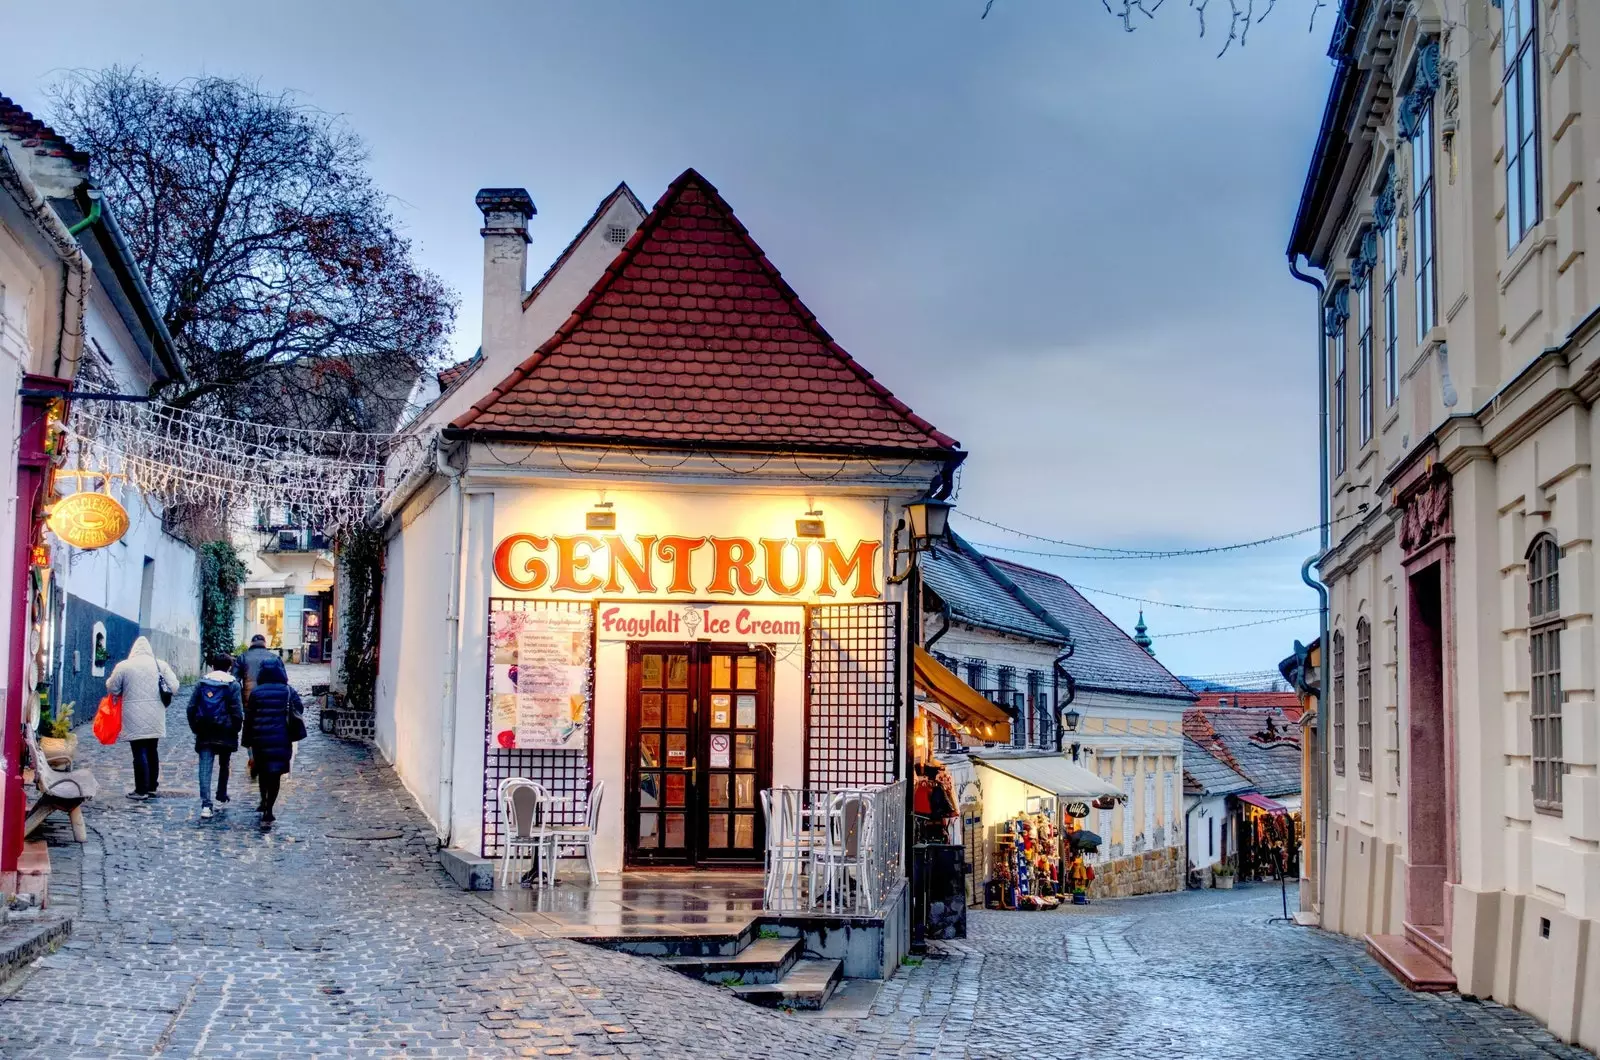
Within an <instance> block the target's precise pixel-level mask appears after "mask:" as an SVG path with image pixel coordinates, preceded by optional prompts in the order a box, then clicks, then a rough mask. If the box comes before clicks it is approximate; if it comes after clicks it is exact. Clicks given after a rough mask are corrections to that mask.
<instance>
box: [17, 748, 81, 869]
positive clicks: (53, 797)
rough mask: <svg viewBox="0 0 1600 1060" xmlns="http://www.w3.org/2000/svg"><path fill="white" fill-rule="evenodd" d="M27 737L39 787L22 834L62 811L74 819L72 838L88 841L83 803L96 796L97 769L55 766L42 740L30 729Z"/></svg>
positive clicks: (34, 828)
mask: <svg viewBox="0 0 1600 1060" xmlns="http://www.w3.org/2000/svg"><path fill="white" fill-rule="evenodd" d="M27 739H28V754H29V756H30V757H31V758H32V759H33V781H34V784H35V785H36V786H37V787H38V789H39V798H38V799H37V800H35V802H34V804H33V805H32V806H31V807H29V809H28V819H27V821H26V822H25V823H24V824H23V826H22V834H23V835H24V836H30V835H32V834H33V833H34V831H35V830H36V829H38V827H39V826H40V825H42V824H44V822H45V819H46V818H48V817H49V816H50V815H51V814H52V813H55V812H56V811H57V810H59V811H61V812H62V813H65V814H66V815H67V818H68V820H70V821H71V822H72V838H74V839H76V840H77V841H78V842H80V843H83V842H86V841H87V840H88V838H89V832H88V830H87V829H86V828H85V827H84V824H83V804H84V803H86V802H88V801H89V800H90V799H92V798H94V797H95V795H96V794H97V793H98V792H99V790H100V784H99V782H98V781H96V780H95V776H94V771H93V770H90V769H72V770H65V771H63V770H59V769H56V768H55V767H54V766H52V765H51V764H50V762H49V761H48V760H47V759H46V758H45V756H44V754H43V753H42V752H40V750H39V742H38V740H37V738H36V737H35V735H34V733H33V731H32V730H31V729H29V731H28V735H27Z"/></svg>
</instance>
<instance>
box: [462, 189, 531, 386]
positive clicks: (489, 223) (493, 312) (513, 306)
mask: <svg viewBox="0 0 1600 1060" xmlns="http://www.w3.org/2000/svg"><path fill="white" fill-rule="evenodd" d="M477 203H478V209H479V210H482V211H483V228H482V229H480V231H479V234H480V235H482V236H483V355H484V357H485V359H492V358H494V357H495V356H496V354H498V353H500V352H501V351H502V350H504V349H506V348H507V347H508V346H510V345H512V344H514V343H515V342H516V340H517V332H518V325H519V323H520V321H521V319H522V297H523V295H524V294H525V293H526V292H527V288H528V218H530V217H532V216H533V215H534V214H535V213H537V212H538V211H537V210H535V209H534V206H533V199H532V198H531V197H530V196H529V195H528V191H527V189H526V188H481V189H479V191H478V195H477Z"/></svg>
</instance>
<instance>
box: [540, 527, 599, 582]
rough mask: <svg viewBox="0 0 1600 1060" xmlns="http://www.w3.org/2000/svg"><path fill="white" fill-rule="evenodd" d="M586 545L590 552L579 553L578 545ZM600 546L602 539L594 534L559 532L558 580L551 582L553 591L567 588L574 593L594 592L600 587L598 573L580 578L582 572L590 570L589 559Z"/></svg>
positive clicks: (557, 541)
mask: <svg viewBox="0 0 1600 1060" xmlns="http://www.w3.org/2000/svg"><path fill="white" fill-rule="evenodd" d="M580 545H582V546H585V547H587V548H588V550H589V551H588V552H587V553H585V554H583V555H579V554H578V546H580ZM599 547H600V539H599V538H598V537H595V536H593V535H592V534H572V535H570V536H568V535H566V534H558V535H557V536H556V580H555V581H553V582H551V583H550V588H551V589H552V590H553V591H556V592H560V591H561V590H563V589H565V590H567V591H569V592H574V593H592V592H594V591H595V590H596V589H598V588H600V585H601V581H600V578H599V576H597V575H593V574H591V575H589V577H587V578H585V579H583V580H582V581H579V580H578V576H579V575H580V574H585V573H587V572H588V570H589V561H590V560H591V559H593V558H594V551H595V549H597V548H599Z"/></svg>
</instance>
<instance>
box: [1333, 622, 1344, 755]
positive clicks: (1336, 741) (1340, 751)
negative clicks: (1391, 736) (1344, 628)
mask: <svg viewBox="0 0 1600 1060" xmlns="http://www.w3.org/2000/svg"><path fill="white" fill-rule="evenodd" d="M1344 713H1345V702H1344V633H1343V632H1341V631H1335V633H1334V634H1333V771H1334V772H1335V773H1337V774H1339V775H1340V776H1341V777H1342V776H1344Z"/></svg>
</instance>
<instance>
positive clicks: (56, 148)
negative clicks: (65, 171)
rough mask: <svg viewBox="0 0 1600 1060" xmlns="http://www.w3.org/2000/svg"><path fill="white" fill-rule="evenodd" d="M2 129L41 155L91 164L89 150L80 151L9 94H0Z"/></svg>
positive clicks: (85, 164)
mask: <svg viewBox="0 0 1600 1060" xmlns="http://www.w3.org/2000/svg"><path fill="white" fill-rule="evenodd" d="M0 129H5V130H6V132H8V133H10V134H11V135H13V136H15V137H16V138H17V139H19V140H21V141H22V146H23V147H26V148H28V149H29V150H31V151H34V152H36V153H38V154H41V155H51V156H53V157H56V158H65V159H67V160H68V161H70V162H71V163H72V164H73V165H75V166H87V165H88V164H89V152H87V151H80V150H78V149H77V148H76V147H73V146H72V145H71V144H70V143H68V142H67V140H66V137H64V136H62V135H61V134H60V133H58V132H56V131H55V130H54V129H52V128H51V127H50V126H48V125H46V124H45V123H44V122H42V121H40V120H39V119H38V118H35V117H34V116H33V115H32V114H30V113H28V112H27V111H25V110H23V109H22V108H21V107H20V106H18V105H17V104H16V102H15V101H14V100H12V99H11V98H10V97H9V96H0Z"/></svg>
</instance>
